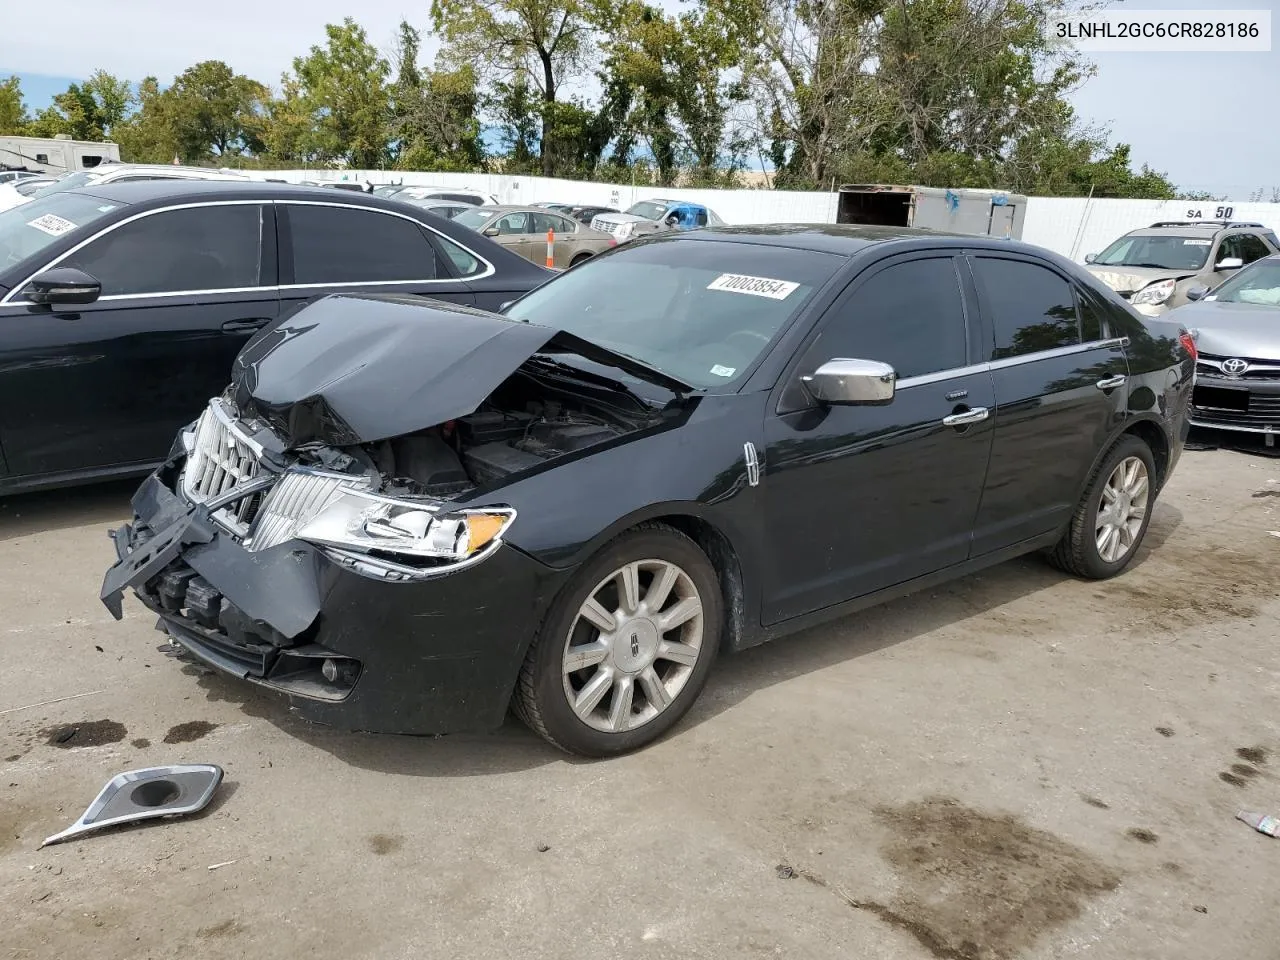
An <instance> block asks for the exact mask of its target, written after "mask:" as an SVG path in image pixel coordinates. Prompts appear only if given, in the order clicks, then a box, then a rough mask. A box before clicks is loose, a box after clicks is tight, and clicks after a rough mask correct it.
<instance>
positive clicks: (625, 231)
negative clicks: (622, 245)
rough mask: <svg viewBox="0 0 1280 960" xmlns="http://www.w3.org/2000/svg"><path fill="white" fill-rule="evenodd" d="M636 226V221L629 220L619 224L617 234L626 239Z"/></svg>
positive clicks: (620, 238) (621, 238)
mask: <svg viewBox="0 0 1280 960" xmlns="http://www.w3.org/2000/svg"><path fill="white" fill-rule="evenodd" d="M635 228H636V225H635V224H634V223H632V222H631V221H627V222H626V223H624V224H621V225H619V227H618V232H617V234H616V236H617V238H618V239H619V240H625V239H627V237H629V236H631V232H632V231H633V230H635Z"/></svg>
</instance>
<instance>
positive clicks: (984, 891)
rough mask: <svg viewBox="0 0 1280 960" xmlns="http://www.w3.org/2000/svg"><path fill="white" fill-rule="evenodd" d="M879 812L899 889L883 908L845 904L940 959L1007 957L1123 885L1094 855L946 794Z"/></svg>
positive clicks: (884, 853)
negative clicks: (888, 832) (887, 834)
mask: <svg viewBox="0 0 1280 960" xmlns="http://www.w3.org/2000/svg"><path fill="white" fill-rule="evenodd" d="M877 815H878V817H879V818H880V820H881V821H882V822H883V823H884V824H885V825H886V826H887V827H889V828H890V830H891V831H892V833H891V836H890V838H889V839H888V840H887V841H886V842H885V843H884V844H883V845H882V847H881V851H880V852H881V854H882V856H883V857H884V858H885V860H887V861H888V862H889V863H890V864H892V865H893V866H894V868H895V869H896V870H897V872H898V875H899V879H900V881H901V888H900V891H901V892H900V893H899V895H898V896H897V897H896V898H895V899H894V901H893V902H892V903H889V904H879V903H871V902H858V901H851V902H852V903H853V905H854V906H856V907H857V908H858V909H861V910H866V911H868V912H870V913H872V914H874V915H875V916H877V917H879V918H880V919H881V920H883V921H885V922H886V923H888V924H890V925H892V926H894V927H897V928H898V929H901V930H903V931H905V932H907V933H910V934H911V935H912V936H913V937H915V939H916V940H917V941H919V943H920V944H921V945H922V946H923V947H925V948H926V949H927V950H928V951H929V952H930V953H932V954H933V955H934V956H935V957H939V958H941V960H1012V958H1014V957H1017V956H1019V955H1020V954H1022V953H1023V951H1025V950H1026V948H1027V947H1029V946H1030V945H1031V944H1032V943H1033V942H1035V940H1036V939H1037V938H1038V937H1039V936H1040V935H1042V934H1044V933H1045V932H1047V931H1049V930H1052V929H1054V928H1056V927H1059V926H1061V925H1063V924H1065V923H1067V922H1068V921H1070V920H1073V919H1074V918H1076V917H1077V916H1079V915H1080V913H1081V911H1082V909H1083V906H1084V904H1085V903H1086V902H1087V901H1089V900H1090V899H1092V898H1093V897H1096V896H1099V895H1100V894H1103V893H1106V892H1108V891H1111V890H1114V889H1115V888H1116V887H1117V886H1118V885H1119V883H1120V876H1119V874H1118V873H1116V872H1115V871H1114V870H1112V869H1111V868H1110V867H1108V866H1107V865H1106V864H1105V863H1103V862H1102V861H1101V860H1099V859H1098V858H1096V857H1094V856H1093V855H1092V854H1090V853H1088V852H1086V851H1084V850H1081V849H1080V848H1078V847H1075V846H1073V845H1072V844H1069V843H1067V842H1066V841H1064V840H1062V839H1060V838H1059V837H1055V836H1054V835H1053V834H1050V833H1046V832H1044V831H1043V830H1037V829H1035V828H1033V827H1029V826H1027V825H1026V824H1025V823H1023V822H1022V821H1021V820H1020V819H1018V818H1017V817H1014V816H1009V815H1002V816H993V815H991V814H986V813H982V812H980V811H977V810H972V809H970V808H968V807H965V806H962V805H961V804H960V803H958V802H957V801H955V800H951V799H947V798H932V799H928V800H924V801H921V802H917V803H910V804H907V805H905V806H901V807H893V808H881V809H880V810H878V811H877Z"/></svg>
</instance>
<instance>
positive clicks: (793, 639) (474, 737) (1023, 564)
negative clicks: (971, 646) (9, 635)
mask: <svg viewBox="0 0 1280 960" xmlns="http://www.w3.org/2000/svg"><path fill="white" fill-rule="evenodd" d="M1181 523H1182V513H1181V512H1180V511H1179V510H1177V509H1176V508H1174V507H1172V506H1169V505H1168V504H1157V506H1156V509H1155V512H1154V513H1153V515H1152V522H1151V525H1150V529H1149V530H1148V532H1147V536H1146V539H1145V540H1144V542H1143V546H1142V548H1141V550H1140V552H1139V554H1138V556H1137V557H1136V558H1135V559H1134V562H1133V564H1132V565H1131V566H1130V567H1129V568H1128V570H1127V571H1126V574H1128V573H1131V572H1132V571H1134V570H1137V569H1139V568H1140V567H1141V566H1142V565H1143V563H1144V562H1145V561H1146V560H1147V559H1148V558H1149V557H1150V555H1151V553H1152V551H1153V550H1158V549H1160V547H1161V546H1162V545H1163V544H1164V542H1165V541H1166V540H1167V539H1168V538H1169V537H1170V536H1172V535H1173V534H1174V533H1175V531H1176V530H1177V528H1178V527H1179V526H1180V525H1181ZM1065 579H1069V577H1068V575H1067V574H1064V573H1062V572H1061V571H1059V570H1057V569H1055V568H1053V567H1051V566H1049V564H1048V563H1046V562H1045V561H1043V560H1042V559H1040V558H1039V557H1035V556H1029V557H1023V558H1020V559H1017V560H1012V561H1009V562H1007V563H1004V564H1001V565H1000V566H998V567H994V568H992V569H990V570H986V571H983V572H982V573H980V574H975V575H973V576H969V577H965V578H962V579H960V580H956V581H954V582H952V583H948V584H944V585H943V586H940V587H936V588H934V589H932V590H928V591H922V592H921V593H919V594H915V595H910V596H907V597H904V598H902V599H899V600H895V601H892V602H890V603H887V604H884V605H882V606H880V607H877V608H874V611H875V613H874V616H868V615H867V614H866V613H863V614H852V615H849V616H846V617H842V618H840V619H837V620H834V621H831V622H830V623H827V624H824V625H821V626H817V627H812V628H809V629H807V630H804V631H801V632H799V633H797V634H794V635H792V636H788V637H786V638H783V639H780V640H777V641H775V642H772V643H768V644H764V645H762V646H759V647H755V648H753V649H751V650H746V651H743V652H742V653H738V654H733V655H729V656H724V657H722V658H721V659H720V660H719V662H718V663H717V664H716V667H715V670H714V671H713V672H712V675H711V678H710V680H709V682H708V684H707V687H706V689H705V690H704V691H703V692H702V695H701V696H700V697H699V699H698V701H697V702H696V703H695V704H694V706H693V708H692V709H691V710H690V712H689V713H688V715H686V716H685V717H684V718H683V719H682V720H681V721H680V723H679V724H677V725H676V727H675V729H674V730H673V731H672V732H671V734H669V735H668V738H676V737H679V736H680V734H681V732H682V731H687V730H690V729H692V728H693V727H695V726H697V725H699V724H702V723H705V722H707V721H709V720H711V719H713V718H714V717H716V716H718V715H719V714H721V713H723V712H725V711H727V710H731V709H733V708H734V707H736V706H737V705H739V704H740V703H742V702H743V701H744V700H746V699H747V698H748V697H750V696H751V695H752V694H753V693H755V692H757V691H759V690H762V689H766V688H768V687H771V686H774V685H775V684H779V683H785V682H787V681H789V680H794V679H796V678H799V677H803V676H805V675H807V674H811V673H814V672H816V671H820V670H824V669H827V668H829V667H832V666H835V665H837V664H841V663H845V662H847V661H850V660H854V659H857V658H858V657H862V656H866V655H867V654H871V653H875V652H876V651H878V650H882V649H884V648H886V647H891V646H894V645H896V644H900V643H904V642H907V641H910V640H912V639H915V638H916V637H919V636H921V635H923V634H927V633H929V632H931V631H933V630H935V629H938V628H941V627H944V626H946V625H947V624H949V623H954V622H956V621H959V620H965V619H969V618H972V617H975V616H982V615H984V614H988V613H991V612H992V611H995V610H998V609H999V608H1000V607H1002V606H1004V605H1006V604H1009V603H1012V602H1014V601H1016V600H1019V599H1021V598H1023V597H1027V596H1030V595H1032V594H1035V593H1038V592H1040V591H1042V590H1046V589H1049V588H1052V587H1054V586H1055V585H1057V584H1060V583H1062V581H1063V580H1065ZM922 598H923V602H922ZM1011 642H1012V638H1011ZM183 669H184V671H185V672H187V673H190V674H193V675H197V676H198V683H199V685H200V687H201V688H202V689H203V690H204V693H205V696H206V697H207V698H208V699H209V700H210V701H228V702H231V703H234V704H236V705H238V706H239V708H240V709H241V710H242V711H243V712H244V713H245V714H247V715H248V716H250V717H254V718H260V719H263V720H265V721H267V722H268V723H271V724H272V725H273V726H275V727H277V728H278V729H280V730H281V731H282V732H284V733H286V734H288V735H289V736H291V737H295V738H297V739H298V740H300V741H302V742H303V743H306V744H307V745H309V746H311V747H314V748H316V749H318V750H323V751H324V752H326V753H329V754H331V755H332V756H334V757H335V758H337V759H338V760H340V761H341V762H343V763H346V764H349V765H351V766H353V767H357V768H360V769H365V770H370V771H375V772H378V773H391V774H397V775H401V776H417V777H463V776H487V775H493V774H501V773H511V772H519V771H523V770H529V769H534V768H536V767H541V766H544V765H546V764H550V763H557V762H559V763H592V762H595V761H590V760H583V759H581V758H577V757H570V756H568V755H566V754H563V753H561V752H560V751H558V750H556V749H554V748H553V747H551V746H549V745H548V744H546V743H545V742H543V741H542V740H541V739H539V738H538V737H536V736H535V735H534V734H533V733H531V732H530V731H529V730H528V729H527V728H526V727H525V726H524V725H523V724H522V723H520V721H519V720H517V719H515V718H514V717H511V716H509V717H508V718H507V721H506V722H505V723H504V724H503V726H502V727H501V728H500V729H499V730H497V731H494V732H493V733H488V734H485V733H480V734H454V735H451V736H445V737H408V736H391V735H379V734H361V733H348V732H344V731H342V730H339V729H337V728H332V727H325V726H322V725H319V724H312V723H308V722H307V721H303V720H300V719H298V718H297V717H295V716H293V715H292V714H291V713H290V712H289V709H288V706H287V704H286V702H285V700H284V698H283V697H280V696H278V695H275V694H273V693H271V692H269V691H265V690H262V689H260V688H257V687H253V686H251V685H249V684H246V683H244V682H242V681H238V680H235V679H233V678H230V677H227V676H224V675H222V674H220V673H216V672H214V671H213V670H211V669H209V668H207V667H204V666H196V665H191V664H188V665H187V666H185V667H183Z"/></svg>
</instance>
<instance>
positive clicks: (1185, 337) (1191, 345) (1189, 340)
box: [1178, 330, 1200, 360]
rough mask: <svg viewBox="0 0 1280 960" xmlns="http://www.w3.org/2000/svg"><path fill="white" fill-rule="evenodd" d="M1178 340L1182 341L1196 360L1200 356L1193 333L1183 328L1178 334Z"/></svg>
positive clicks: (1184, 347)
mask: <svg viewBox="0 0 1280 960" xmlns="http://www.w3.org/2000/svg"><path fill="white" fill-rule="evenodd" d="M1178 340H1179V342H1181V344H1182V346H1183V349H1185V350H1186V351H1187V353H1189V354H1191V359H1192V360H1195V359H1197V358H1198V357H1199V356H1200V354H1199V353H1198V352H1197V350H1196V341H1195V338H1194V337H1193V336H1191V334H1189V333H1187V331H1185V330H1183V331H1182V333H1180V334H1178Z"/></svg>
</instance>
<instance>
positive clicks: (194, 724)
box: [164, 720, 218, 743]
mask: <svg viewBox="0 0 1280 960" xmlns="http://www.w3.org/2000/svg"><path fill="white" fill-rule="evenodd" d="M216 729H218V725H217V724H216V723H210V722H209V721H208V720H190V721H188V722H186V723H179V724H177V725H176V726H172V727H170V728H169V732H168V733H166V734H165V735H164V742H165V743H194V742H195V741H196V740H199V739H200V738H202V737H207V736H208V735H209V734H210V733H212V732H213V731H214V730H216Z"/></svg>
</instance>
